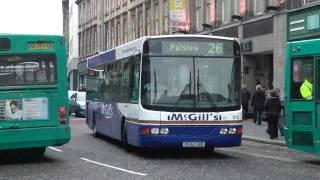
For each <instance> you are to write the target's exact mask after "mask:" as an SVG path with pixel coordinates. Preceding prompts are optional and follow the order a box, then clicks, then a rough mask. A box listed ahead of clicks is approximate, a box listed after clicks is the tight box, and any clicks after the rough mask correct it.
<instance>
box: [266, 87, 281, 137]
mask: <svg viewBox="0 0 320 180" xmlns="http://www.w3.org/2000/svg"><path fill="white" fill-rule="evenodd" d="M281 108H282V105H281V101H280V98H279V96H278V95H277V92H276V91H272V92H271V93H270V97H269V98H268V99H267V102H266V104H265V107H264V110H265V112H266V115H267V122H268V129H267V133H268V134H269V135H270V139H275V138H278V124H279V116H280V112H281Z"/></svg>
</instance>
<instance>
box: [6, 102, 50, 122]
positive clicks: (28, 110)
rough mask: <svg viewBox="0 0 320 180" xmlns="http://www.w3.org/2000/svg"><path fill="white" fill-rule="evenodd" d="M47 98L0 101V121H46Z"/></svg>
mask: <svg viewBox="0 0 320 180" xmlns="http://www.w3.org/2000/svg"><path fill="white" fill-rule="evenodd" d="M46 119H48V98H22V99H6V100H0V120H46Z"/></svg>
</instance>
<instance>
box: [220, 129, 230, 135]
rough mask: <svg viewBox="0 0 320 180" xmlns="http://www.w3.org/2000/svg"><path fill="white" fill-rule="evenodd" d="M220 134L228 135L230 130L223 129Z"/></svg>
mask: <svg viewBox="0 0 320 180" xmlns="http://www.w3.org/2000/svg"><path fill="white" fill-rule="evenodd" d="M220 134H222V135H225V134H228V128H221V129H220Z"/></svg>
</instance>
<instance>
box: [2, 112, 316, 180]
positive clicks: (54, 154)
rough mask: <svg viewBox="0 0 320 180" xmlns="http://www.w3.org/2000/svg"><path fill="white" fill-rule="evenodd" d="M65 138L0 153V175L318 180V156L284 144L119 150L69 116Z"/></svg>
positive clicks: (93, 177)
mask: <svg viewBox="0 0 320 180" xmlns="http://www.w3.org/2000/svg"><path fill="white" fill-rule="evenodd" d="M71 127H72V139H71V142H70V143H68V144H66V145H64V146H61V147H49V148H47V150H46V153H45V156H44V157H43V158H41V159H39V160H36V161H31V160H27V159H25V158H22V157H21V156H22V154H23V153H16V154H14V155H12V154H10V156H7V153H5V152H1V153H0V179H15V180H16V179H32V180H35V179H68V180H70V179H165V180H167V179H197V180H200V179H218V180H220V179H221V180H229V179H230V180H240V179H243V180H250V179H272V180H275V179H281V180H285V179H290V180H291V179H303V180H304V179H308V180H311V179H315V180H316V179H320V171H319V168H320V157H317V156H313V155H308V154H305V153H300V152H296V151H291V150H288V149H287V148H286V147H284V146H277V145H270V144H263V143H256V142H251V141H243V142H242V146H241V147H237V148H223V149H216V150H215V152H212V153H207V152H199V151H181V150H179V151H178V150H152V151H151V150H149V151H138V150H134V151H133V152H127V151H125V150H124V149H123V148H122V147H121V145H120V143H118V142H115V141H113V140H110V139H108V138H106V137H99V138H96V137H94V136H93V135H92V133H91V131H90V129H89V128H88V127H87V126H86V124H85V120H84V119H83V118H74V117H73V118H72V120H71Z"/></svg>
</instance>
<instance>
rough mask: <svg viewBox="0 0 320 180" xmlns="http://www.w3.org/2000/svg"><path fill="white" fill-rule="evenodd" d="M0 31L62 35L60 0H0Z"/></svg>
mask: <svg viewBox="0 0 320 180" xmlns="http://www.w3.org/2000/svg"><path fill="white" fill-rule="evenodd" d="M0 33H10V34H52V35H62V34H63V20H62V0H0Z"/></svg>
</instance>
